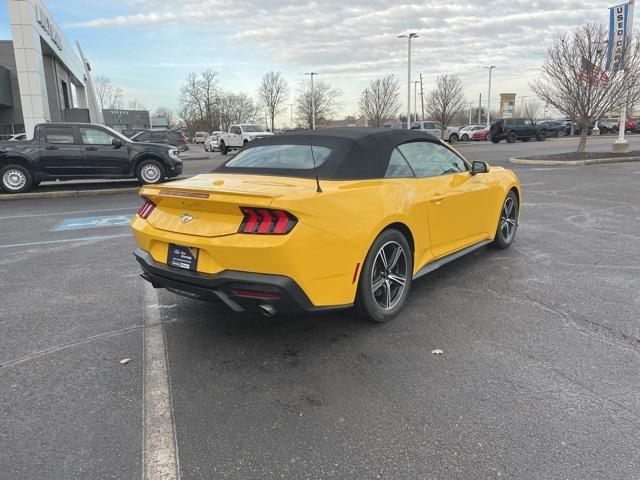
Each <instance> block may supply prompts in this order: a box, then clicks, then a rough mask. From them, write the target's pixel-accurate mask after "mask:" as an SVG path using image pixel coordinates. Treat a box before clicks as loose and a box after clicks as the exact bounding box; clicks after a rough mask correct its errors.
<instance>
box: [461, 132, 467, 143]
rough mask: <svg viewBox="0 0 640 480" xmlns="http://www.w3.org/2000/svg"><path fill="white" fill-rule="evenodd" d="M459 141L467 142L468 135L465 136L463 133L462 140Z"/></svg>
mask: <svg viewBox="0 0 640 480" xmlns="http://www.w3.org/2000/svg"><path fill="white" fill-rule="evenodd" d="M460 140H462V141H463V142H466V141H468V140H469V135H467V134H466V133H464V134H463V135H462V138H461V139H460Z"/></svg>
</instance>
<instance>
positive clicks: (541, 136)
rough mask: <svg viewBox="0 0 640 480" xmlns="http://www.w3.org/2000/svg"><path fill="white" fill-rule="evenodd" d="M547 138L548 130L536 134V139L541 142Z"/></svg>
mask: <svg viewBox="0 0 640 480" xmlns="http://www.w3.org/2000/svg"><path fill="white" fill-rule="evenodd" d="M546 139H547V132H545V131H544V130H542V131H540V132H538V134H537V135H536V140H538V141H539V142H544V141H545V140H546Z"/></svg>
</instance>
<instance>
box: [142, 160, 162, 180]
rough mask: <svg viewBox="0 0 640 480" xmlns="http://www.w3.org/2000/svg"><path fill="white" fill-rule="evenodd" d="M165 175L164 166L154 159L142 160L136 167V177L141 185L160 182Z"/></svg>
mask: <svg viewBox="0 0 640 480" xmlns="http://www.w3.org/2000/svg"><path fill="white" fill-rule="evenodd" d="M165 175H166V173H165V170H164V167H163V166H162V165H161V164H160V162H157V161H156V160H143V161H142V162H140V164H139V165H138V168H136V177H137V179H138V182H139V183H140V184H141V185H149V184H154V183H160V182H162V181H163V180H164V177H165Z"/></svg>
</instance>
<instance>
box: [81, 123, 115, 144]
mask: <svg viewBox="0 0 640 480" xmlns="http://www.w3.org/2000/svg"><path fill="white" fill-rule="evenodd" d="M80 136H81V137H82V143H84V144H85V145H111V141H112V140H113V139H114V138H115V137H113V136H112V135H110V134H109V133H107V132H105V131H104V130H101V129H99V128H84V127H80Z"/></svg>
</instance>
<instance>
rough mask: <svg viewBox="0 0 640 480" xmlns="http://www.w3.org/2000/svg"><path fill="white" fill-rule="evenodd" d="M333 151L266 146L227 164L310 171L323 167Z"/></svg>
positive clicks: (288, 146)
mask: <svg viewBox="0 0 640 480" xmlns="http://www.w3.org/2000/svg"><path fill="white" fill-rule="evenodd" d="M330 154H331V149H330V148H328V147H321V146H318V145H314V146H313V152H312V151H311V145H265V146H262V147H254V148H249V149H248V150H244V151H242V152H240V153H239V154H237V155H236V156H235V157H234V158H233V159H232V160H229V162H227V163H226V164H225V167H227V168H234V167H235V168H268V169H274V170H310V169H312V168H314V161H315V166H316V167H319V166H320V165H322V164H323V163H324V162H325V161H326V159H327V157H329V155H330Z"/></svg>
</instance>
